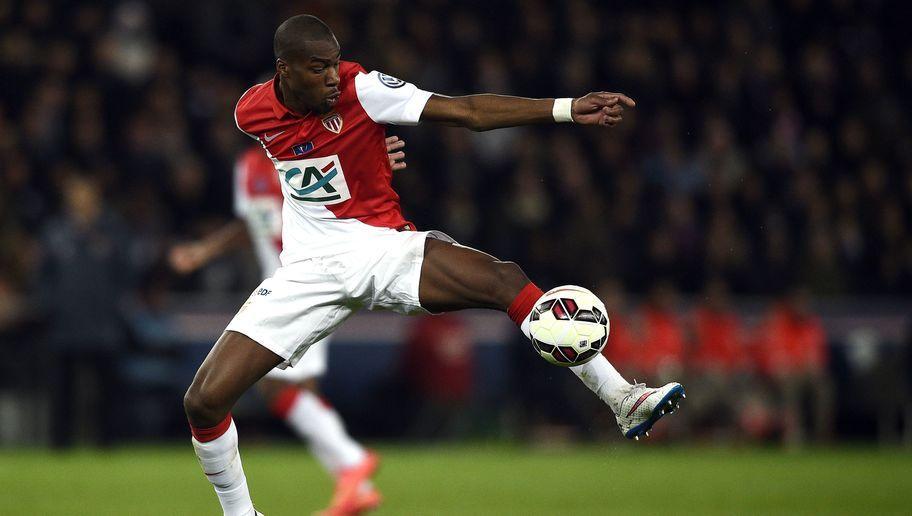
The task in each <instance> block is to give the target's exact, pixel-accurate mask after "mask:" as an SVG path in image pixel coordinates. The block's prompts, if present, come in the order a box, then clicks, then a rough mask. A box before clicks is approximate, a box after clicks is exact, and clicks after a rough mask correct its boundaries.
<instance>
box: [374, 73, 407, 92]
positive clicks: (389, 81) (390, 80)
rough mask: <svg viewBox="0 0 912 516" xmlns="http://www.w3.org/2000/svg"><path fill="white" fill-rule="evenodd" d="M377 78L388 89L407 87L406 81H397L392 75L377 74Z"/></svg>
mask: <svg viewBox="0 0 912 516" xmlns="http://www.w3.org/2000/svg"><path fill="white" fill-rule="evenodd" d="M377 78H378V79H380V83H381V84H383V85H384V86H386V87H387V88H401V87H402V86H405V81H403V80H402V79H397V78H395V77H393V76H392V75H386V74H385V73H379V72H377Z"/></svg>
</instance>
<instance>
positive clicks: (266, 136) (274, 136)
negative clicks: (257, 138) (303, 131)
mask: <svg viewBox="0 0 912 516" xmlns="http://www.w3.org/2000/svg"><path fill="white" fill-rule="evenodd" d="M284 132H285V131H279V132H277V133H275V134H274V135H272V136H269V135H268V134H264V135H263V139H264V140H266V143H269V142H271V141H272V140H275V139H276V136H278V135H280V134H282V133H284Z"/></svg>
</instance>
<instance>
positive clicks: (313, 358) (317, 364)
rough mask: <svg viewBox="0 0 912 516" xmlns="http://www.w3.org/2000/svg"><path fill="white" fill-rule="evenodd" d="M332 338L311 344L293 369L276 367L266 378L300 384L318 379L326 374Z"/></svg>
mask: <svg viewBox="0 0 912 516" xmlns="http://www.w3.org/2000/svg"><path fill="white" fill-rule="evenodd" d="M331 340H332V337H331V336H330V337H326V338H325V339H323V340H319V341H317V342H315V343H313V344H312V345H311V346H310V348H308V349H307V353H304V355H303V356H302V357H301V359H300V360H298V363H297V364H295V365H294V367H286V368H285V369H282V368H281V367H276V368H274V369H273V370H272V371H269V372H268V373H266V378H269V379H271V380H281V381H284V382H291V383H300V382H303V381H304V380H309V379H311V378H319V377H321V376H323V375H324V374H326V362H327V358H328V356H329V349H328V348H329V342H330V341H331Z"/></svg>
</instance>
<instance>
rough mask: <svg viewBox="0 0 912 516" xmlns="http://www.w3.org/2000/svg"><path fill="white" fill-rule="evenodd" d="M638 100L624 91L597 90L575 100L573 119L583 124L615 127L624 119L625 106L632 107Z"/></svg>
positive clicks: (572, 109) (572, 110)
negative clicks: (634, 99)
mask: <svg viewBox="0 0 912 516" xmlns="http://www.w3.org/2000/svg"><path fill="white" fill-rule="evenodd" d="M635 106H636V102H634V101H633V99H632V98H630V97H628V96H627V95H624V94H623V93H610V92H607V91H595V92H592V93H589V94H587V95H586V96H584V97H580V98H578V99H575V100H574V101H573V107H572V108H571V112H572V114H573V121H574V122H576V123H578V124H583V125H604V126H608V127H614V126H616V125H617V124H619V123H621V120H623V119H624V117H623V114H624V108H632V107H635Z"/></svg>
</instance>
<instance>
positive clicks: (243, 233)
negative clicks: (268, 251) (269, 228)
mask: <svg viewBox="0 0 912 516" xmlns="http://www.w3.org/2000/svg"><path fill="white" fill-rule="evenodd" d="M249 243H250V234H249V233H248V232H247V226H246V225H245V224H244V222H243V221H242V220H241V219H234V220H232V221H231V222H229V223H227V224H225V225H224V226H222V227H221V228H219V229H218V230H216V231H213V232H212V233H210V234H209V235H207V236H206V237H204V238H202V239H200V240H196V241H193V242H187V243H184V244H178V245H175V246H173V247H172V248H171V250H170V252H169V253H168V263H169V264H170V265H171V267H172V268H173V269H174V270H175V271H177V272H179V273H181V274H190V273H191V272H193V271H195V270H197V269H199V268H201V267H203V266H205V265H206V264H208V263H209V262H211V261H212V260H214V259H216V258H218V257H219V256H222V255H223V254H225V253H227V252H228V251H230V250H232V249H236V248H238V247H241V246H244V245H249Z"/></svg>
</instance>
